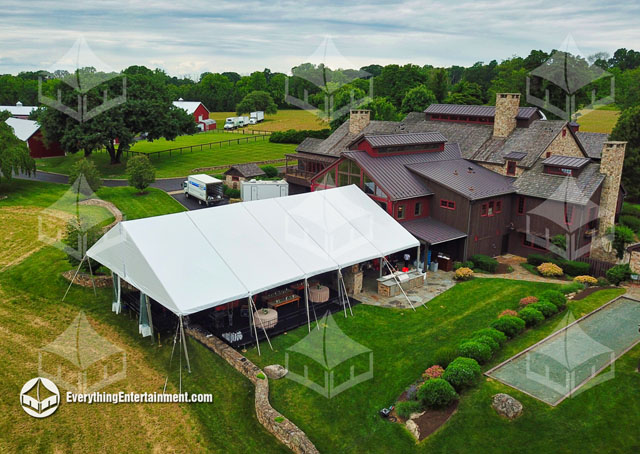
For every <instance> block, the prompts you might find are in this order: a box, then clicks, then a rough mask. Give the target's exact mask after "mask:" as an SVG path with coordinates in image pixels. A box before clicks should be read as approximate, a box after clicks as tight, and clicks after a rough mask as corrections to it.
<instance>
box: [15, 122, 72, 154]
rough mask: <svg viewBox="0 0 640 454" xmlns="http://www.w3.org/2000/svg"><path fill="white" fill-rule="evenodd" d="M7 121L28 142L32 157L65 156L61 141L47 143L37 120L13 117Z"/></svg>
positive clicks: (16, 134)
mask: <svg viewBox="0 0 640 454" xmlns="http://www.w3.org/2000/svg"><path fill="white" fill-rule="evenodd" d="M5 123H7V124H8V125H9V126H11V128H13V133H14V134H15V136H16V137H17V138H18V139H20V140H22V141H24V142H27V146H28V147H29V154H30V155H31V157H32V158H50V157H53V156H64V150H63V149H62V147H61V146H60V144H59V143H57V142H52V143H47V142H46V141H45V140H44V136H43V135H42V131H41V130H40V125H39V124H38V123H37V122H35V121H33V120H24V119H21V118H13V117H11V118H7V120H6V121H5Z"/></svg>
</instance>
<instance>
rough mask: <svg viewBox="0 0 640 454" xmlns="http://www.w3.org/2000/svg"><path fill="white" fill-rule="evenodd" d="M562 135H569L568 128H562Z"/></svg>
mask: <svg viewBox="0 0 640 454" xmlns="http://www.w3.org/2000/svg"><path fill="white" fill-rule="evenodd" d="M562 137H567V128H564V129H563V130H562Z"/></svg>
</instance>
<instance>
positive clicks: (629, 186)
mask: <svg viewBox="0 0 640 454" xmlns="http://www.w3.org/2000/svg"><path fill="white" fill-rule="evenodd" d="M611 140H622V141H626V142H627V149H626V152H625V157H624V167H623V168H622V184H624V187H625V189H626V190H627V193H628V196H629V198H631V199H633V200H638V199H640V184H638V182H639V181H640V106H636V107H631V108H629V109H625V110H624V111H622V114H621V115H620V117H619V118H618V122H617V123H616V126H615V127H614V128H613V131H612V132H611Z"/></svg>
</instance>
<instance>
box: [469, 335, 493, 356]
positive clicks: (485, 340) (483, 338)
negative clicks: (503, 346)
mask: <svg viewBox="0 0 640 454" xmlns="http://www.w3.org/2000/svg"><path fill="white" fill-rule="evenodd" d="M472 340H474V341H476V342H480V343H481V344H485V345H486V346H487V347H489V350H491V354H492V355H493V354H494V353H495V352H497V351H498V350H500V344H498V342H497V341H496V340H495V339H494V338H492V337H489V336H478V337H474V338H473V339H472ZM463 356H465V355H463Z"/></svg>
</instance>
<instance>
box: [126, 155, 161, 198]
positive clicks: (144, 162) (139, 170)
mask: <svg viewBox="0 0 640 454" xmlns="http://www.w3.org/2000/svg"><path fill="white" fill-rule="evenodd" d="M127 180H128V181H129V186H132V187H134V188H136V189H137V190H138V191H140V192H141V193H142V192H144V190H145V189H147V187H148V186H149V185H150V184H151V183H153V182H154V181H156V169H155V168H154V167H153V164H151V161H149V158H148V157H147V156H146V155H143V154H138V155H135V156H133V157H131V158H129V160H128V161H127Z"/></svg>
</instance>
